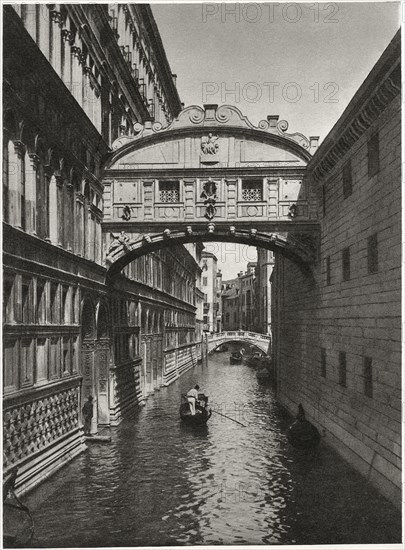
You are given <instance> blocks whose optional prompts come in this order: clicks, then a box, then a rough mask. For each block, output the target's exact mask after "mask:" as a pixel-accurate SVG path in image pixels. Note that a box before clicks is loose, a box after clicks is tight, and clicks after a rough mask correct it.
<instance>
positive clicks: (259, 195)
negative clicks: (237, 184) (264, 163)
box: [242, 179, 263, 202]
mask: <svg viewBox="0 0 405 550" xmlns="http://www.w3.org/2000/svg"><path fill="white" fill-rule="evenodd" d="M242 200H244V201H249V202H258V201H262V200H263V181H262V180H259V179H257V180H245V181H242Z"/></svg>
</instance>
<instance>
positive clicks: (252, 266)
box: [221, 262, 261, 332]
mask: <svg viewBox="0 0 405 550" xmlns="http://www.w3.org/2000/svg"><path fill="white" fill-rule="evenodd" d="M256 269H257V264H256V262H249V263H248V264H247V266H246V271H245V272H243V271H240V272H239V273H238V277H237V278H236V279H232V280H229V281H223V283H222V292H221V298H222V319H223V330H250V331H253V332H259V331H258V330H257V328H258V312H257V305H256V304H257V303H258V301H259V300H261V298H260V296H259V295H258V294H257V292H258V291H260V287H258V286H257V284H256Z"/></svg>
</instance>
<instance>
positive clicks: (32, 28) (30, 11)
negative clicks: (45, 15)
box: [24, 4, 37, 41]
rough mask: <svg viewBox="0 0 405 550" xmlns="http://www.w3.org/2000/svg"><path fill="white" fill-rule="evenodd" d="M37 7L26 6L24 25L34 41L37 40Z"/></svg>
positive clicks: (32, 5)
mask: <svg viewBox="0 0 405 550" xmlns="http://www.w3.org/2000/svg"><path fill="white" fill-rule="evenodd" d="M36 11H37V6H36V5H35V4H25V14H24V24H25V28H26V29H27V31H28V32H29V33H30V35H31V37H32V38H33V40H35V41H36V40H37V18H36Z"/></svg>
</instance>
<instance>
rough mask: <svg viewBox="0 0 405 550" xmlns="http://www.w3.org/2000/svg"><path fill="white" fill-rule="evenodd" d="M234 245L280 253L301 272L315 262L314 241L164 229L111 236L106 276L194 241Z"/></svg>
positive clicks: (211, 228)
mask: <svg viewBox="0 0 405 550" xmlns="http://www.w3.org/2000/svg"><path fill="white" fill-rule="evenodd" d="M210 241H215V242H233V243H240V244H246V245H249V246H254V247H261V248H265V249H267V250H272V251H274V252H277V251H278V252H280V253H281V254H283V255H285V256H286V257H288V258H290V259H291V260H293V261H295V262H296V263H297V264H298V265H299V266H300V267H301V268H302V269H303V270H304V271H308V272H310V271H309V269H310V265H311V264H312V263H313V262H314V261H315V260H316V249H315V242H316V241H315V240H312V241H309V240H308V239H307V240H306V242H302V241H300V240H299V239H298V238H294V237H292V236H291V235H290V236H288V237H286V236H284V235H281V234H275V233H264V232H258V231H257V230H256V229H254V228H252V229H239V230H236V228H235V227H234V226H229V227H219V228H216V227H215V225H214V224H208V226H207V227H206V228H198V229H196V230H193V229H192V227H191V226H187V227H186V228H185V229H184V230H173V231H172V230H170V229H168V228H167V229H165V230H164V231H163V232H161V233H156V234H149V233H147V234H145V235H137V236H136V237H135V238H134V239H133V240H131V239H130V238H129V236H128V235H126V234H125V233H124V232H122V233H121V234H119V235H116V236H114V235H112V240H111V242H110V248H109V250H108V255H107V258H106V263H107V267H108V270H107V273H108V277H112V276H114V275H116V274H117V273H119V272H120V271H121V270H122V269H123V268H124V267H125V266H126V265H128V264H129V263H130V262H132V261H133V260H135V259H136V258H139V257H140V256H143V255H145V254H149V253H150V252H154V251H155V250H158V249H160V248H164V247H170V246H171V245H173V244H186V243H195V242H210Z"/></svg>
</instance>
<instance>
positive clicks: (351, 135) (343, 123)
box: [308, 31, 401, 181]
mask: <svg viewBox="0 0 405 550" xmlns="http://www.w3.org/2000/svg"><path fill="white" fill-rule="evenodd" d="M400 92H401V34H400V31H398V32H397V33H396V35H395V36H394V38H393V39H392V41H391V42H390V44H389V45H388V47H387V48H386V50H385V51H384V53H383V54H382V56H381V57H380V59H379V60H378V61H377V63H376V65H375V66H374V67H373V69H372V70H371V71H370V73H369V75H368V76H367V78H366V79H365V81H364V82H363V84H362V85H361V86H360V88H359V90H358V91H357V92H356V94H355V95H354V97H353V99H352V100H351V101H350V103H349V105H348V106H347V107H346V109H345V111H344V112H343V114H342V116H341V117H340V118H339V120H338V121H337V122H336V124H335V125H334V127H333V128H332V130H331V131H330V132H329V134H328V135H327V137H326V138H325V140H324V141H323V142H322V143H321V145H320V147H319V149H318V150H317V151H316V153H315V155H314V156H313V158H312V160H311V161H310V162H309V164H308V171H309V172H311V173H312V176H313V178H314V179H315V181H319V180H320V179H321V178H322V177H323V176H325V175H326V174H327V173H328V172H329V171H330V170H331V169H332V168H333V167H334V166H335V165H336V163H337V162H338V161H339V160H340V159H341V158H343V156H344V155H345V154H346V153H347V151H348V150H349V149H350V148H351V147H352V145H353V144H354V143H355V142H356V141H357V140H358V139H359V138H360V137H361V135H363V134H364V132H365V131H366V130H367V129H368V128H369V127H370V126H371V125H372V124H373V122H374V121H375V120H376V119H377V118H378V116H379V115H380V114H381V113H382V112H383V111H384V109H385V108H386V107H387V106H388V105H389V103H390V102H391V101H392V100H393V99H394V98H395V97H396V96H397V95H398V94H400Z"/></svg>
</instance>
